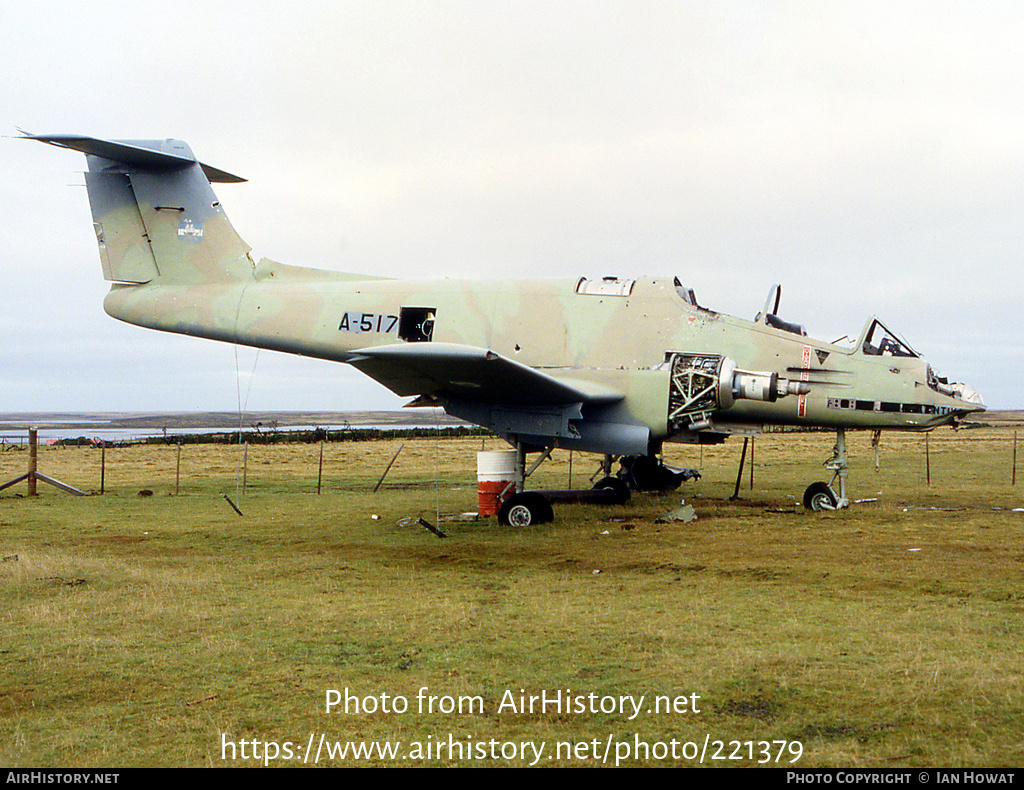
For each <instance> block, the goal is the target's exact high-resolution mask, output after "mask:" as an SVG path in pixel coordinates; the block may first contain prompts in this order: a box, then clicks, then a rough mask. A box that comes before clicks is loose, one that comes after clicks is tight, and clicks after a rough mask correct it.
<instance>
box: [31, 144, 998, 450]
mask: <svg viewBox="0 0 1024 790" xmlns="http://www.w3.org/2000/svg"><path fill="white" fill-rule="evenodd" d="M35 139H40V140H43V141H44V142H49V143H52V144H56V145H60V146H63V147H69V148H74V149H75V150H79V151H82V152H84V153H86V154H87V158H88V161H89V172H88V173H87V174H86V179H87V186H88V188H89V196H90V202H91V205H92V211H93V218H94V221H95V224H96V231H97V238H98V241H99V245H100V253H101V259H102V262H103V269H104V274H105V276H106V277H107V279H109V280H112V281H113V282H114V285H113V287H112V289H111V291H110V293H109V295H108V296H107V298H106V300H105V303H104V306H105V309H106V311H107V312H108V313H109V314H110V315H112V316H114V317H115V318H118V319H121V320H124V321H128V322H130V323H133V324H138V325H140V326H146V327H151V328H153V329H158V330H163V331H168V332H178V333H183V334H188V335H196V336H200V337H207V338H214V339H217V340H222V341H226V342H232V343H241V344H245V345H250V346H256V347H261V348H269V349H275V350H278V351H283V352H287V353H292V354H301V355H305V356H310V357H317V358H321V359H328V360H335V361H338V362H345V363H349V364H352V365H354V366H355V367H357V368H359V369H360V370H363V371H364V372H365V373H367V374H368V375H370V376H372V377H374V378H375V379H377V380H378V381H380V382H382V383H383V384H385V385H386V386H387V387H389V388H390V389H392V390H393V391H394V392H396V393H398V394H400V395H409V396H413V395H416V396H424V397H425V398H427V399H428V400H429V401H430V402H436V403H440V404H441V405H443V406H444V407H445V408H446V410H448V411H449V412H450V413H452V414H454V415H456V416H460V417H463V418H465V419H468V420H470V421H472V422H475V423H477V424H480V425H484V426H486V427H488V428H491V429H493V430H495V431H496V432H498V433H499V434H501V435H504V436H506V437H508V438H510V439H513V440H517V441H520V442H522V443H524V444H528V445H530V446H535V447H539V446H561V447H574V448H577V449H581V450H592V451H598V452H604V453H611V454H645V453H650V452H653V451H655V450H656V449H657V447H658V446H659V445H660V443H661V442H663V441H683V442H699V441H716V440H720V438H721V437H722V436H724V435H725V434H728V433H731V432H736V431H747V430H750V429H756V428H758V427H760V426H761V425H764V424H768V423H774V424H788V425H817V426H832V427H836V428H870V429H880V428H895V429H910V430H927V429H929V428H932V427H935V426H936V425H941V424H945V423H950V422H953V421H955V420H956V419H958V418H959V417H961V416H963V415H964V414H967V413H969V412H971V411H977V410H979V409H981V408H983V406H982V405H981V403H980V398H977V397H975V395H974V394H973V391H970V390H969V388H965V387H963V386H962V385H949V384H948V383H946V381H945V380H944V379H940V378H939V377H937V376H935V375H934V374H933V373H932V371H931V370H930V368H929V367H928V365H927V364H926V363H925V361H924V360H922V359H921V358H920V357H919V356H917V355H916V354H915V353H913V352H912V351H911V350H910V349H909V347H908V346H906V344H905V343H903V342H902V341H900V340H897V339H895V336H893V335H891V333H889V332H888V331H887V330H885V329H884V327H882V326H881V325H880V324H878V322H876V321H873V320H872V321H869V322H868V325H867V326H866V327H865V330H864V333H863V334H862V336H861V338H860V339H859V341H858V342H857V344H856V345H855V346H854V347H852V348H849V347H842V346H837V345H833V344H830V343H824V342H821V341H818V340H813V339H810V338H808V337H806V336H804V335H802V334H799V333H797V332H795V331H792V329H793V328H792V327H788V328H777V327H778V326H783V327H786V325H785V324H781V323H779V322H773V321H771V320H768V319H772V318H774V316H768V317H766V318H764V319H761V320H758V321H757V322H751V321H744V320H741V319H737V318H733V317H730V316H726V315H722V314H719V313H716V312H712V311H710V310H707V309H705V308H703V307H700V306H698V304H697V302H696V299H695V298H694V296H693V294H692V291H687V290H685V289H684V288H683V287H682V286H681V285H680V283H679V281H678V280H673V279H664V278H640V279H637V280H635V281H618V280H614V279H605V280H598V281H588V280H585V279H564V280H558V279H555V280H522V281H511V280H414V281H409V280H390V279H382V278H376V277H369V276H361V275H355V274H343V273H338V272H330V271H321V270H313V269H302V268H297V267H291V266H285V265H283V264H279V263H275V262H273V261H269V260H266V259H264V260H261V261H259V262H258V263H256V262H254V261H253V259H252V258H251V256H250V254H249V247H248V245H246V244H245V243H244V242H243V241H242V240H241V239H240V238H239V237H238V236H237V234H236V233H235V232H234V230H233V228H232V227H231V224H230V223H229V222H228V220H227V217H226V216H225V215H224V213H223V210H222V209H221V206H220V203H219V201H218V200H217V198H216V196H215V195H214V193H213V191H212V189H211V187H210V181H211V180H213V181H237V180H240V179H237V178H236V177H233V176H230V175H229V174H226V173H223V172H221V171H218V170H215V169H213V168H210V167H208V166H206V165H202V164H200V163H199V162H197V161H196V160H195V158H194V157H193V156H192V153H191V151H190V150H189V149H188V146H186V145H185V144H184V143H181V142H180V141H173V140H167V141H101V140H95V139H93V138H72V137H37V138H35Z"/></svg>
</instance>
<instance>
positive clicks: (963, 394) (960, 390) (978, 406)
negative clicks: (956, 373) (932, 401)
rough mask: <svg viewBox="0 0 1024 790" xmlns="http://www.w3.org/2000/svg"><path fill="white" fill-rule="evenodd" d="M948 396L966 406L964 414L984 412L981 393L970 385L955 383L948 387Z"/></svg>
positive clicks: (984, 407)
mask: <svg viewBox="0 0 1024 790" xmlns="http://www.w3.org/2000/svg"><path fill="white" fill-rule="evenodd" d="M949 396H950V397H952V398H955V399H956V400H957V401H961V402H963V403H964V404H966V405H967V408H966V409H964V411H965V412H983V411H985V410H986V408H987V407H986V406H985V402H984V401H983V400H982V398H981V392H979V391H978V390H977V389H975V388H974V387H973V386H971V385H970V384H964V383H962V382H955V383H952V384H950V385H949Z"/></svg>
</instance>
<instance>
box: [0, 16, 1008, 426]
mask: <svg viewBox="0 0 1024 790" xmlns="http://www.w3.org/2000/svg"><path fill="white" fill-rule="evenodd" d="M1021 41H1024V5H1022V4H1020V3H1019V2H983V3H978V2H962V3H951V2H936V1H935V0H928V1H927V2H925V1H924V0H922V2H898V1H894V0H882V1H881V2H870V1H868V2H865V1H864V0H859V1H858V2H825V3H823V2H820V0H808V1H807V2H767V1H765V0H758V1H756V2H731V1H730V0H723V1H721V2H714V3H709V2H682V1H680V0H677V1H676V2H642V1H640V0H628V2H572V3H568V2H556V1H552V0H548V1H547V2H515V3H512V2H509V3H497V2H486V1H485V0H472V1H467V2H447V1H445V0H442V1H440V2H401V1H400V0H392V1H391V2H387V3H382V2H376V1H374V2H344V0H334V1H333V2H301V3H296V2H288V3H284V2H261V3H252V2H244V3H243V2H216V0H204V1H203V2H192V1H191V0H184V1H183V2H177V3H175V4H172V5H152V4H150V5H146V4H139V3H137V2H104V1H103V0H98V1H97V2H90V3H82V2H81V0H74V2H49V3H5V4H3V6H2V10H0V65H2V72H0V73H2V74H3V83H4V88H3V91H2V93H0V108H2V112H0V122H2V123H5V124H7V129H6V130H0V133H3V134H9V135H12V136H14V135H16V134H17V132H16V128H15V127H22V128H24V129H26V130H28V131H30V132H32V133H37V134H59V133H71V134H87V135H91V136H96V137H105V138H113V139H118V138H124V139H131V138H163V137H178V138H181V139H184V140H186V141H187V142H188V143H189V144H190V145H191V146H192V149H193V151H194V152H195V153H196V155H197V157H198V158H199V159H201V160H202V161H204V162H207V163H209V164H211V165H213V166H214V167H218V168H222V169H224V170H227V171H229V172H232V173H237V174H238V175H241V176H243V177H245V178H248V179H249V183H246V184H237V185H236V184H222V185H217V192H218V196H219V198H220V199H221V201H222V202H223V205H224V207H225V210H226V212H227V214H228V216H229V217H230V218H231V220H232V222H233V224H234V225H235V228H236V229H237V230H238V231H239V233H240V234H241V235H242V236H243V238H245V239H246V241H248V242H249V244H251V245H252V246H253V248H254V254H256V255H257V256H267V257H270V258H273V259H275V260H279V261H282V262H285V263H292V264H297V265H303V266H316V267H323V268H330V269H338V270H343V271H355V272H370V273H374V274H380V275H388V276H394V277H411V276H416V277H422V276H429V277H437V278H444V277H451V278H458V277H473V278H480V277H488V278H489V277H498V278H505V277H534V276H559V277H561V276H567V277H577V276H598V277H599V276H605V275H619V276H624V277H635V276H639V275H662V276H671V275H676V276H678V277H679V278H680V279H681V280H682V281H683V282H684V283H686V284H687V285H688V286H690V287H692V288H694V289H695V291H696V293H697V298H698V301H699V302H700V303H701V304H703V305H705V306H707V307H710V308H712V309H714V310H718V311H721V312H725V313H730V314H732V315H738V316H741V317H744V318H753V317H754V315H755V314H756V313H757V312H758V311H759V310H760V308H761V307H762V305H763V304H764V300H765V296H766V295H767V292H768V289H769V287H770V286H771V285H772V283H776V282H779V283H782V286H783V292H782V306H781V309H780V311H779V312H780V315H781V317H783V318H785V319H787V320H790V321H795V322H798V323H802V324H804V325H805V326H806V327H807V329H808V332H809V334H810V335H812V336H814V337H817V338H820V339H823V340H829V341H831V340H835V339H837V338H839V337H841V336H843V335H852V336H854V337H855V336H856V335H857V334H858V333H859V331H860V329H861V327H862V325H863V323H864V321H865V319H866V318H867V317H868V315H870V314H877V315H878V316H879V317H881V318H882V319H883V321H885V322H886V323H887V324H889V325H890V326H891V327H892V328H893V329H895V330H897V331H898V332H900V333H901V334H903V335H904V336H905V337H906V339H907V340H909V341H910V343H911V344H912V345H913V346H914V347H915V348H916V349H917V350H918V351H920V352H921V353H922V355H923V356H925V357H926V358H927V359H928V360H929V361H930V363H931V364H932V366H933V367H934V368H936V369H937V370H938V371H940V372H941V373H943V374H944V375H947V376H949V377H950V379H952V380H958V381H967V382H969V383H970V384H972V385H973V386H975V387H977V388H978V389H979V390H980V391H981V393H982V395H983V396H984V398H985V400H986V403H987V404H988V405H989V406H990V407H994V408H1024V396H1022V393H1021V388H1022V383H1021V382H1022V379H1024V317H1022V312H1024V310H1022V305H1021V302H1022V301H1024V300H1022V297H1024V275H1022V273H1021V258H1022V255H1021V252H1022V241H1021V240H1022V232H1024V46H1021ZM0 168H2V174H3V178H2V179H0V218H2V219H0V222H2V227H3V229H4V231H5V232H4V243H3V245H2V247H0V277H2V283H3V286H2V294H3V297H2V298H3V308H4V309H3V310H2V311H0V337H2V342H0V412H11V411H80V410H93V411H157V410H234V409H236V408H237V407H238V405H239V403H240V402H242V403H244V404H245V406H246V408H248V409H254V410H255V409H260V410H262V409H337V410H343V409H371V408H395V407H398V406H399V405H401V403H403V401H402V400H401V399H398V398H397V397H395V396H393V395H391V394H390V393H389V392H388V391H387V390H385V389H383V388H382V387H380V386H379V385H377V384H376V383H375V382H373V381H371V380H370V379H368V378H366V377H365V376H363V375H361V374H359V373H358V372H356V371H354V370H351V369H350V368H348V367H347V366H345V365H339V364H334V363H327V362H314V361H308V360H301V359H298V358H294V357H288V356H285V355H280V354H275V353H273V352H269V351H264V352H260V353H259V355H257V354H256V352H255V351H253V350H251V349H236V348H234V347H233V346H231V345H227V344H218V343H215V342H212V341H205V340H196V339H192V338H184V337H178V336H173V335H164V334H161V333H157V332H152V331H150V330H145V329H141V328H137V327H133V326H129V325H127V324H123V323H120V322H118V321H115V320H114V319H111V318H109V317H108V316H106V314H105V313H104V312H103V309H102V299H103V295H104V294H105V292H106V290H107V288H108V284H107V283H105V281H104V280H103V278H102V273H101V270H100V265H99V256H98V253H97V250H96V242H95V237H94V235H93V231H92V224H91V223H92V220H91V216H90V213H89V206H88V200H87V197H86V192H85V189H84V187H83V186H81V184H83V178H82V176H81V171H82V170H84V169H85V158H84V157H83V156H82V155H81V154H78V153H75V152H69V151H61V150H58V149H54V148H51V147H49V146H43V145H40V144H38V143H32V142H25V141H18V140H14V139H0Z"/></svg>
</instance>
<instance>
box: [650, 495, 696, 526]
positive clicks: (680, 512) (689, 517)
mask: <svg viewBox="0 0 1024 790" xmlns="http://www.w3.org/2000/svg"><path fill="white" fill-rule="evenodd" d="M696 520H697V513H696V512H695V511H694V509H693V505H687V504H686V500H685V499H684V500H683V501H682V502H680V503H679V507H677V508H676V509H675V510H670V511H668V513H665V514H663V515H661V516H658V517H657V518H656V519H654V523H655V524H668V523H669V522H672V521H681V522H683V523H684V524H685V523H688V522H690V521H696Z"/></svg>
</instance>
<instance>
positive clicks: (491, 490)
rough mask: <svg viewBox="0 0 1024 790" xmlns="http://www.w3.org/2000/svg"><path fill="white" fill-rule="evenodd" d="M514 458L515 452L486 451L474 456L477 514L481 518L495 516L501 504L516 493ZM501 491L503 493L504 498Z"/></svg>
mask: <svg viewBox="0 0 1024 790" xmlns="http://www.w3.org/2000/svg"><path fill="white" fill-rule="evenodd" d="M516 456H517V453H516V451H515V450H487V451H485V452H480V453H477V454H476V480H477V513H479V514H480V515H481V516H494V515H497V513H498V508H500V507H501V503H502V502H504V501H505V500H506V499H508V498H509V497H510V496H512V494H514V493H515V492H516V487H515V480H516ZM506 488H507V489H508V491H505V489H506ZM502 491H505V496H504V497H502V496H501V492H502Z"/></svg>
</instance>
